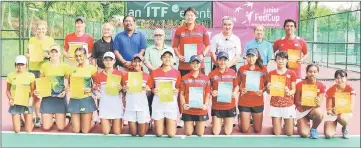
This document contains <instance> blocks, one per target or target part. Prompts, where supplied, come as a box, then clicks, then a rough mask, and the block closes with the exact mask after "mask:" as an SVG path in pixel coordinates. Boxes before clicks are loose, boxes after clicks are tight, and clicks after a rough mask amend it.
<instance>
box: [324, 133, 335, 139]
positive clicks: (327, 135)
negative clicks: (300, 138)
mask: <svg viewBox="0 0 361 148" xmlns="http://www.w3.org/2000/svg"><path fill="white" fill-rule="evenodd" d="M332 136H333V135H332V134H331V133H325V138H326V139H330V138H332Z"/></svg>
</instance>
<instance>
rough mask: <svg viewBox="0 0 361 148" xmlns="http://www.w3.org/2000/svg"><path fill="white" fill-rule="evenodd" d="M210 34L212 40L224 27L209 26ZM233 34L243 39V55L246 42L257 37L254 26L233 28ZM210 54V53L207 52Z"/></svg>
mask: <svg viewBox="0 0 361 148" xmlns="http://www.w3.org/2000/svg"><path fill="white" fill-rule="evenodd" d="M175 31H176V29H172V33H171V37H172V44H173V39H174V34H175ZM207 31H208V35H209V37H210V40H211V42H212V37H213V36H215V35H216V34H219V33H221V32H222V28H207ZM232 32H233V34H234V35H236V36H237V37H238V38H239V39H240V40H241V55H243V52H244V48H245V46H246V43H247V42H249V41H251V40H253V39H254V38H255V36H254V34H253V29H252V28H233V31H232ZM207 56H209V53H208V54H207Z"/></svg>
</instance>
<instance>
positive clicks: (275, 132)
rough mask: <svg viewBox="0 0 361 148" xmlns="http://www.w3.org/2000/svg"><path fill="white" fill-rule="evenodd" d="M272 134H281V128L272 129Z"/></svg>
mask: <svg viewBox="0 0 361 148" xmlns="http://www.w3.org/2000/svg"><path fill="white" fill-rule="evenodd" d="M273 134H275V135H276V136H279V135H281V130H276V129H273Z"/></svg>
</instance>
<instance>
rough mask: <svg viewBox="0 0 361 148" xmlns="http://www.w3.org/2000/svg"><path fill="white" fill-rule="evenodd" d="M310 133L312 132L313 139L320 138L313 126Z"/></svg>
mask: <svg viewBox="0 0 361 148" xmlns="http://www.w3.org/2000/svg"><path fill="white" fill-rule="evenodd" d="M310 133H311V138H312V139H318V133H317V129H314V128H312V129H311V131H310Z"/></svg>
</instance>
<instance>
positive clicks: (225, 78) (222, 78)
mask: <svg viewBox="0 0 361 148" xmlns="http://www.w3.org/2000/svg"><path fill="white" fill-rule="evenodd" d="M208 77H209V79H210V81H211V88H212V90H218V82H233V88H232V92H233V91H234V88H235V87H237V85H238V81H237V79H236V78H237V74H236V72H235V71H234V70H233V69H231V68H227V70H226V71H225V72H223V73H221V72H220V71H219V69H218V68H216V69H215V70H213V71H211V73H209V75H208ZM234 107H236V99H235V98H233V97H232V102H231V103H223V102H217V96H216V97H212V109H215V110H230V109H232V108H234Z"/></svg>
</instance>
